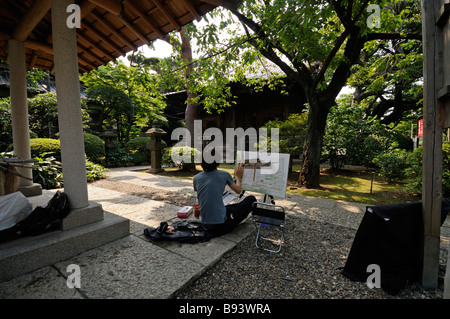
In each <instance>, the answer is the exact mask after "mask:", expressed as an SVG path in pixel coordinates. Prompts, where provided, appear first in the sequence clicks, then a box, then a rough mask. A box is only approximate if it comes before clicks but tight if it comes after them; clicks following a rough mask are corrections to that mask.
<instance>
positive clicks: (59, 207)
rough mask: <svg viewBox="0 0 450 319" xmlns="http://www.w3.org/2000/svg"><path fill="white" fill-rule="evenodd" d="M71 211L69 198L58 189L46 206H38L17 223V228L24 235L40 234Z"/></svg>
mask: <svg viewBox="0 0 450 319" xmlns="http://www.w3.org/2000/svg"><path fill="white" fill-rule="evenodd" d="M69 213H70V206H69V200H68V198H67V195H66V194H65V193H64V192H60V191H57V192H56V193H55V195H54V196H53V197H52V199H50V201H49V202H48V203H47V204H45V205H44V206H38V207H36V208H35V209H34V210H33V211H32V212H31V214H30V215H28V217H27V218H25V219H24V220H22V221H21V222H19V223H18V224H17V229H18V230H19V231H20V232H21V233H22V234H24V235H32V236H35V235H39V234H41V233H43V232H44V231H45V230H46V229H47V227H49V226H50V224H52V223H53V222H55V221H57V220H62V219H64V218H66V217H67V215H69Z"/></svg>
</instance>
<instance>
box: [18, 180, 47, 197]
mask: <svg viewBox="0 0 450 319" xmlns="http://www.w3.org/2000/svg"><path fill="white" fill-rule="evenodd" d="M17 190H18V191H19V192H21V193H22V194H23V195H24V196H25V197H31V196H38V195H42V186H41V184H37V183H33V184H31V185H26V186H18V187H17Z"/></svg>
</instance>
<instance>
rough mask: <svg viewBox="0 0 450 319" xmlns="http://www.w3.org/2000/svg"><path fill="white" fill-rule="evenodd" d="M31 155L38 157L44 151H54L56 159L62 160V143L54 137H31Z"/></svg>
mask: <svg viewBox="0 0 450 319" xmlns="http://www.w3.org/2000/svg"><path fill="white" fill-rule="evenodd" d="M30 149H31V157H32V158H36V157H39V156H41V155H42V153H52V155H53V156H54V157H55V159H56V160H58V161H61V144H60V142H59V140H57V139H54V138H32V139H30Z"/></svg>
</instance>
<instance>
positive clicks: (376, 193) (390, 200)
mask: <svg viewBox="0 0 450 319" xmlns="http://www.w3.org/2000/svg"><path fill="white" fill-rule="evenodd" d="M234 167H235V166H234V165H233V164H221V165H220V166H219V169H220V170H224V171H227V172H229V173H230V174H231V175H232V176H234ZM196 169H197V172H188V171H182V170H179V169H178V168H177V167H169V168H166V169H165V172H162V173H159V174H158V175H162V176H169V177H176V178H183V179H190V180H192V178H193V177H194V175H195V174H197V173H199V172H201V171H202V168H201V166H200V165H197V166H196ZM299 172H300V166H299V165H294V166H293V171H292V172H291V173H289V176H288V183H287V189H286V191H287V193H288V194H298V195H304V196H313V197H320V198H328V199H334V200H344V201H349V202H358V203H365V204H368V205H385V204H395V203H406V202H412V201H420V200H421V198H420V197H418V196H414V195H412V194H408V193H407V192H406V191H405V182H400V183H388V182H386V181H384V180H383V179H382V178H381V177H379V176H376V175H375V176H374V177H373V184H372V193H370V188H371V180H372V175H371V173H370V172H368V171H365V170H358V169H342V170H330V169H322V170H321V174H320V185H321V188H320V189H307V188H304V187H299V186H298V185H297V182H298V174H299Z"/></svg>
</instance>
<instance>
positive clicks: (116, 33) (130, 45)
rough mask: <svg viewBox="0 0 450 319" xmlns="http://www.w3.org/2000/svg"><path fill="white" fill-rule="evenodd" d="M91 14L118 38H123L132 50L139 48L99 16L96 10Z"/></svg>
mask: <svg viewBox="0 0 450 319" xmlns="http://www.w3.org/2000/svg"><path fill="white" fill-rule="evenodd" d="M90 15H91V16H92V17H93V18H94V19H95V20H96V23H100V24H101V25H102V26H103V27H105V28H106V29H107V30H108V31H109V32H111V33H112V34H114V35H115V36H116V37H117V38H119V39H120V40H122V41H123V42H124V43H125V44H126V45H127V46H128V47H129V48H130V49H131V50H137V47H136V46H135V45H134V44H133V43H131V41H129V40H128V39H127V38H126V37H125V36H123V35H122V34H121V33H120V32H119V31H117V30H116V29H115V28H114V27H113V26H112V25H111V24H110V23H109V22H108V21H106V20H105V19H103V18H102V17H101V16H99V15H98V14H97V13H96V12H94V11H91V12H90Z"/></svg>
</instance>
